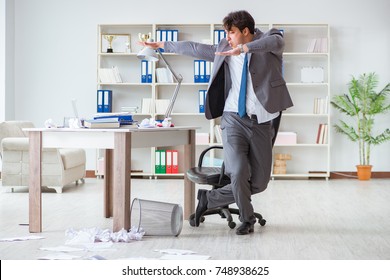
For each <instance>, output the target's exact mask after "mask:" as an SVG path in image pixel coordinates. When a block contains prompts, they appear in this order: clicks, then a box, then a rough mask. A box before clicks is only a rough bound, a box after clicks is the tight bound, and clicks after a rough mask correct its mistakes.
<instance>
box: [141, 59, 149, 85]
mask: <svg viewBox="0 0 390 280" xmlns="http://www.w3.org/2000/svg"><path fill="white" fill-rule="evenodd" d="M147 67H148V61H147V60H141V83H146V79H147V72H146V71H147Z"/></svg>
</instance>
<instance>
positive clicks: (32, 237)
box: [0, 235, 45, 242]
mask: <svg viewBox="0 0 390 280" xmlns="http://www.w3.org/2000/svg"><path fill="white" fill-rule="evenodd" d="M44 238H45V237H43V236H39V235H27V236H19V237H9V238H0V242H2V241H3V242H13V241H26V240H37V239H44Z"/></svg>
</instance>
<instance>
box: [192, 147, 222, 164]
mask: <svg viewBox="0 0 390 280" xmlns="http://www.w3.org/2000/svg"><path fill="white" fill-rule="evenodd" d="M212 149H221V150H222V149H223V147H222V146H210V147H208V148H207V149H205V150H204V151H203V152H202V153H201V154H200V156H199V161H198V167H202V164H203V158H204V156H205V155H206V153H207V152H208V151H210V150H212Z"/></svg>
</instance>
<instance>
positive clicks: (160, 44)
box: [138, 42, 164, 50]
mask: <svg viewBox="0 0 390 280" xmlns="http://www.w3.org/2000/svg"><path fill="white" fill-rule="evenodd" d="M138 44H139V45H142V46H145V47H149V48H152V49H154V50H156V49H158V48H161V49H163V48H164V42H138Z"/></svg>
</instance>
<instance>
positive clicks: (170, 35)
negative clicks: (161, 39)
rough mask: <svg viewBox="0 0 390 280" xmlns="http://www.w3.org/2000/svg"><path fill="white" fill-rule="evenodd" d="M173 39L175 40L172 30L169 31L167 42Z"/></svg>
mask: <svg viewBox="0 0 390 280" xmlns="http://www.w3.org/2000/svg"><path fill="white" fill-rule="evenodd" d="M172 39H173V32H172V30H167V41H172Z"/></svg>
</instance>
